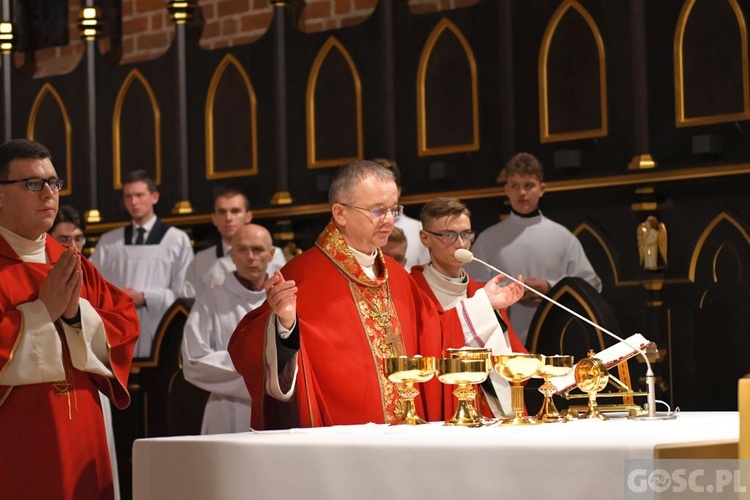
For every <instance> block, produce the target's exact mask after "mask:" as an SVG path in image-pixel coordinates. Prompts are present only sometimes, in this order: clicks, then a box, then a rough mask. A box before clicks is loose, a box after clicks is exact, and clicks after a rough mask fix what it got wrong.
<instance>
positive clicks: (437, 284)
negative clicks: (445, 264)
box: [422, 263, 469, 297]
mask: <svg viewBox="0 0 750 500" xmlns="http://www.w3.org/2000/svg"><path fill="white" fill-rule="evenodd" d="M422 274H423V275H424V279H425V280H426V281H427V284H429V285H430V288H432V289H433V290H437V291H440V292H442V293H444V294H446V295H450V296H453V297H462V296H465V295H466V291H467V289H468V287H469V277H468V276H467V275H466V271H464V270H463V269H461V276H460V277H458V278H451V277H450V276H446V275H444V274H443V273H441V272H439V271H437V270H436V269H435V268H434V267H432V264H431V263H430V264H428V265H426V266H424V271H422Z"/></svg>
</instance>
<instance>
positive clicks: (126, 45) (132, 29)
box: [121, 0, 174, 64]
mask: <svg viewBox="0 0 750 500" xmlns="http://www.w3.org/2000/svg"><path fill="white" fill-rule="evenodd" d="M172 38H174V22H172V20H171V19H169V12H168V11H167V2H166V1H165V0H122V61H121V63H122V64H128V63H133V62H138V61H148V60H151V59H156V58H158V57H159V56H161V55H162V54H164V53H165V52H166V51H167V49H169V46H170V44H171V43H172Z"/></svg>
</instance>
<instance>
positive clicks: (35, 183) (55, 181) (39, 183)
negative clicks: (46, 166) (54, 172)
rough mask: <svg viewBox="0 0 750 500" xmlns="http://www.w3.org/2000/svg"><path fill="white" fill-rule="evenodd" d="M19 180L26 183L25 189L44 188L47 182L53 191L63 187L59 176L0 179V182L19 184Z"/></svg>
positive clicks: (38, 189)
mask: <svg viewBox="0 0 750 500" xmlns="http://www.w3.org/2000/svg"><path fill="white" fill-rule="evenodd" d="M21 182H25V183H26V189H28V190H29V191H41V190H42V189H44V185H45V184H47V185H48V186H49V188H50V189H51V190H52V192H53V193H57V192H58V191H60V190H61V189H62V187H63V180H62V179H60V178H59V177H48V178H46V179H42V178H41V177H27V178H25V179H15V180H12V181H0V184H19V183H21Z"/></svg>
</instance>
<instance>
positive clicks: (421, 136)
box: [417, 18, 479, 156]
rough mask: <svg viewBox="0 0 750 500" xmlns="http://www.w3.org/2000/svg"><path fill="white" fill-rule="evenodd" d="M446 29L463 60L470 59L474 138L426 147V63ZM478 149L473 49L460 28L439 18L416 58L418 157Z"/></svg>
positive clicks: (477, 109)
mask: <svg viewBox="0 0 750 500" xmlns="http://www.w3.org/2000/svg"><path fill="white" fill-rule="evenodd" d="M445 30H450V31H451V32H452V33H453V34H454V35H455V37H456V38H458V41H459V42H461V46H462V47H463V49H464V52H465V53H466V59H467V60H468V61H469V69H470V71H471V113H472V126H473V132H474V134H473V136H474V138H473V140H472V141H471V142H470V143H466V144H454V145H452V146H440V147H435V148H430V147H428V146H427V107H426V104H425V99H426V92H425V78H426V77H427V66H428V65H429V63H430V57H431V56H432V50H433V49H434V48H435V44H436V43H437V41H438V39H439V38H440V36H442V34H443V32H444V31H445ZM477 150H479V90H478V84H477V63H476V59H475V58H474V51H472V50H471V46H470V45H469V42H468V41H467V40H466V37H464V35H463V33H461V30H459V29H458V27H457V26H456V25H455V24H453V23H452V22H451V21H450V20H448V19H445V18H443V19H441V20H440V22H439V23H438V24H437V26H435V29H434V30H432V33H430V36H429V38H427V42H425V45H424V49H422V55H421V56H420V57H419V67H418V69H417V154H418V155H419V156H432V155H440V154H449V153H462V152H465V151H477Z"/></svg>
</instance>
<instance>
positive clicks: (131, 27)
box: [13, 0, 480, 78]
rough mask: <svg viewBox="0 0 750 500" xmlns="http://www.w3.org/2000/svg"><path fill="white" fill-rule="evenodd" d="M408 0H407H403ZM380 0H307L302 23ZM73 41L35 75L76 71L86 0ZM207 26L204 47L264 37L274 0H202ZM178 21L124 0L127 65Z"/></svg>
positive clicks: (44, 56)
mask: <svg viewBox="0 0 750 500" xmlns="http://www.w3.org/2000/svg"><path fill="white" fill-rule="evenodd" d="M397 1H402V0H397ZM479 1H480V0H408V5H409V10H410V11H411V12H414V13H419V14H422V13H427V12H437V11H443V10H450V9H457V8H461V7H467V6H470V5H474V4H476V3H478V2H479ZM377 3H378V0H305V5H304V6H303V7H302V9H301V11H300V17H299V26H298V28H299V29H300V30H301V31H303V32H305V33H314V32H320V31H327V30H334V29H338V28H344V27H347V26H353V25H356V24H359V23H361V22H362V21H364V20H365V19H367V18H368V17H369V16H370V15H372V13H373V11H374V10H375V7H376V6H377ZM68 4H69V7H68V12H69V14H68V23H69V37H70V43H69V44H68V45H67V46H65V47H55V48H50V49H42V50H38V51H36V54H35V56H36V61H35V62H36V65H35V73H34V78H44V77H49V76H54V75H62V74H66V73H69V72H70V71H72V70H73V69H74V68H75V67H76V66H77V65H78V64H79V63H80V62H81V59H82V57H83V54H84V50H85V45H84V43H83V41H82V40H81V37H80V33H79V31H78V28H77V27H76V23H77V21H78V15H79V13H80V10H81V2H80V0H68ZM198 6H199V7H200V8H201V9H202V12H203V17H204V19H205V25H204V28H203V33H202V36H201V40H200V46H201V48H203V49H205V50H214V49H219V48H225V47H232V46H236V45H243V44H249V43H252V42H254V41H255V40H257V39H258V38H260V37H262V36H263V35H264V34H265V33H266V32H267V31H268V28H269V26H270V24H271V20H272V19H273V8H272V7H271V6H270V3H269V1H268V0H198ZM173 38H174V23H173V22H172V20H171V19H169V12H168V11H167V8H166V1H165V0H122V60H121V63H122V64H129V63H134V62H139V61H147V60H153V59H157V58H158V57H160V56H161V55H163V54H164V53H165V52H166V51H167V50H168V49H169V47H170V45H171V44H172V39H173ZM13 57H14V63H15V64H16V66H17V67H21V66H24V65H25V63H27V62H28V61H27V60H26V56H25V54H21V53H15V54H14V56H13Z"/></svg>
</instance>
